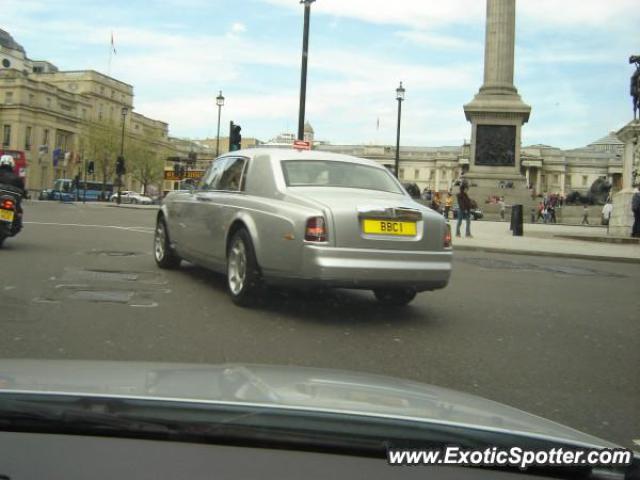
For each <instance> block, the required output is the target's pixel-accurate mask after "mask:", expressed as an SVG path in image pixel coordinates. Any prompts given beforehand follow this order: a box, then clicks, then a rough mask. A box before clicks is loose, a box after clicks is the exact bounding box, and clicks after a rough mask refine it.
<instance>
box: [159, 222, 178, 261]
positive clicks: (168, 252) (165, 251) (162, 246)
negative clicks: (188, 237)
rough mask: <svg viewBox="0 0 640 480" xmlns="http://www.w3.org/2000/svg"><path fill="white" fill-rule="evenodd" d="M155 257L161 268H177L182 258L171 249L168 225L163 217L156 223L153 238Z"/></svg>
mask: <svg viewBox="0 0 640 480" xmlns="http://www.w3.org/2000/svg"><path fill="white" fill-rule="evenodd" d="M153 256H154V258H155V261H156V263H157V264H158V266H159V267H160V268H176V267H178V266H179V265H180V257H178V255H176V253H175V252H174V250H173V249H172V248H171V244H170V242H169V235H168V234H167V225H166V223H165V221H164V218H162V217H160V218H159V219H158V222H157V223H156V230H155V233H154V237H153Z"/></svg>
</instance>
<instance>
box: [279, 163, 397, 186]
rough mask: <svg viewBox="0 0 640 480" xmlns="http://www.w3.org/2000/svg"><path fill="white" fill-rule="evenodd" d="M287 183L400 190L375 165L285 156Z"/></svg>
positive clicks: (284, 171) (385, 173)
mask: <svg viewBox="0 0 640 480" xmlns="http://www.w3.org/2000/svg"><path fill="white" fill-rule="evenodd" d="M282 172H283V174H284V179H285V182H286V184H287V186H288V187H342V188H362V189H366V190H378V191H382V192H392V193H403V192H402V190H401V188H400V187H399V185H398V183H397V182H396V181H395V179H394V178H393V176H392V175H391V173H389V172H388V171H386V170H384V169H382V168H376V167H370V166H367V165H360V164H357V163H349V162H337V161H334V160H285V161H283V162H282Z"/></svg>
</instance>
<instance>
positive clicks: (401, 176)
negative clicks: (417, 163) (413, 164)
mask: <svg viewBox="0 0 640 480" xmlns="http://www.w3.org/2000/svg"><path fill="white" fill-rule="evenodd" d="M399 172H400V173H399V174H398V178H399V179H403V178H404V168H401V169H400V170H399Z"/></svg>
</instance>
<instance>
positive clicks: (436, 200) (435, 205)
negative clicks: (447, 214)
mask: <svg viewBox="0 0 640 480" xmlns="http://www.w3.org/2000/svg"><path fill="white" fill-rule="evenodd" d="M441 203H442V202H441V200H440V192H436V193H435V194H434V195H433V199H432V200H431V208H432V209H433V210H435V211H436V212H438V213H442V212H441V210H440V209H441Z"/></svg>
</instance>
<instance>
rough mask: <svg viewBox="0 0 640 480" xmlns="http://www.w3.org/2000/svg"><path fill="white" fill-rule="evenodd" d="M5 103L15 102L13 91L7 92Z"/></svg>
mask: <svg viewBox="0 0 640 480" xmlns="http://www.w3.org/2000/svg"><path fill="white" fill-rule="evenodd" d="M4 103H6V104H7V105H11V104H12V103H13V92H5V94H4Z"/></svg>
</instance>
